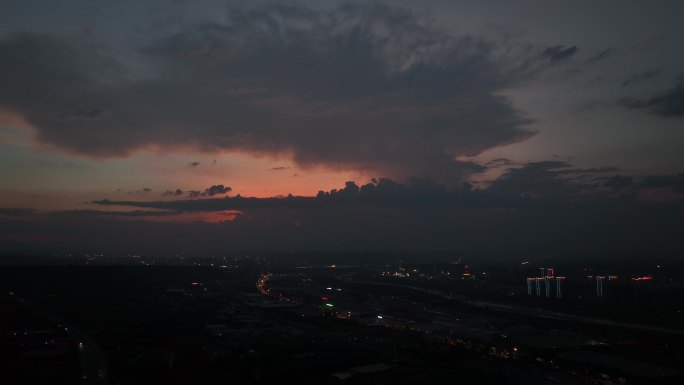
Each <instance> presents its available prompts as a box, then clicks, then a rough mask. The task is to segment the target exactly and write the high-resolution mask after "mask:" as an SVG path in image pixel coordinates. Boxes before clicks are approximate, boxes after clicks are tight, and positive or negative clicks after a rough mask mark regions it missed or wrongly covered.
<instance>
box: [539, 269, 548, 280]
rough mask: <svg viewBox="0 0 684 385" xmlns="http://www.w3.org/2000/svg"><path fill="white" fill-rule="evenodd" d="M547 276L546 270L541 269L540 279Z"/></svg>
mask: <svg viewBox="0 0 684 385" xmlns="http://www.w3.org/2000/svg"><path fill="white" fill-rule="evenodd" d="M545 276H546V268H545V267H540V268H539V278H544V277H545Z"/></svg>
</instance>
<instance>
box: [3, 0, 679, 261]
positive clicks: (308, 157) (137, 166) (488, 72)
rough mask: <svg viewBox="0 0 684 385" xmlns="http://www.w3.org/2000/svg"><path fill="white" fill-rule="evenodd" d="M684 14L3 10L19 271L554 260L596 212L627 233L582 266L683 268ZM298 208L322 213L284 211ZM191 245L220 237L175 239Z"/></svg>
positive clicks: (526, 1) (597, 243)
mask: <svg viewBox="0 0 684 385" xmlns="http://www.w3.org/2000/svg"><path fill="white" fill-rule="evenodd" d="M682 15H684V2H681V1H676V0H672V1H666V0H663V1H655V2H654V1H617V0H604V1H549V0H546V1H542V0H523V1H507V0H483V1H477V2H474V1H461V0H443V1H442V0H426V1H406V0H401V1H399V0H396V1H391V2H365V1H364V2H346V1H333V0H316V1H311V0H310V1H278V2H262V1H226V0H221V1H219V0H202V1H189V0H188V1H184V0H149V1H132V0H131V1H129V0H121V1H93V0H64V1H37V0H6V1H2V2H0V230H1V232H2V235H0V253H14V252H18V253H24V252H33V251H36V252H38V251H40V252H45V251H46V250H59V251H60V252H62V251H69V250H81V251H89V252H90V251H93V250H94V249H97V248H102V249H106V250H111V251H112V252H132V251H135V250H137V249H140V250H146V251H149V252H156V251H159V252H170V251H171V250H173V247H176V248H183V250H186V251H197V252H200V251H202V252H204V251H212V250H217V251H218V250H222V251H223V250H230V249H231V248H240V249H250V248H254V249H279V248H282V249H289V248H294V249H297V248H301V249H307V248H313V249H316V248H318V249H327V248H331V249H362V248H377V249H395V248H400V247H412V248H415V249H421V248H428V249H430V248H436V249H445V250H464V251H466V252H474V250H477V247H478V242H479V241H474V240H473V239H472V237H471V235H472V234H474V233H477V234H480V235H482V231H485V230H484V229H492V231H494V232H495V234H496V235H497V236H501V237H503V238H501V239H507V240H509V241H506V242H509V243H510V244H511V245H513V246H512V247H513V248H514V249H515V248H517V250H519V252H520V253H525V252H534V253H547V252H552V251H550V249H551V248H552V244H553V243H554V242H556V241H558V240H559V238H556V237H552V238H551V239H550V240H548V243H549V244H548V245H542V246H543V247H542V246H540V245H536V244H534V242H533V241H532V240H531V239H530V238H529V237H530V233H534V231H537V230H539V229H540V228H544V227H545V226H544V224H543V223H539V222H538V221H535V219H534V218H537V219H538V220H542V219H540V217H538V216H536V215H537V214H539V213H540V212H544V213H546V214H544V215H549V216H550V218H552V219H549V218H545V219H544V220H550V221H552V222H553V223H555V224H557V225H558V226H570V227H567V228H563V229H564V230H560V232H562V233H564V234H566V235H564V236H562V237H561V238H562V239H563V242H567V243H568V244H570V243H572V242H573V241H572V239H575V238H582V237H585V236H587V235H586V234H584V233H583V232H582V231H585V230H581V229H583V226H582V224H581V223H582V221H587V222H593V223H596V221H595V220H594V219H593V217H592V215H596V216H597V217H601V218H604V219H605V220H606V221H607V222H606V223H603V225H606V226H610V225H611V224H620V226H623V225H624V226H625V228H624V229H622V228H620V229H617V230H614V231H613V232H611V233H610V234H609V235H610V236H609V237H607V238H606V237H605V235H606V234H605V233H600V232H598V233H592V234H593V235H592V236H595V239H594V238H591V240H590V241H589V242H590V244H591V247H589V246H586V247H585V248H582V247H580V246H576V247H578V248H579V249H578V250H576V251H575V252H577V253H584V254H589V253H591V252H593V251H591V249H592V248H594V247H596V248H600V249H601V250H603V252H606V253H618V252H619V250H627V249H631V250H634V249H633V247H632V246H630V245H629V244H621V245H620V247H619V248H618V249H619V250H618V249H614V250H613V249H610V245H611V242H614V241H615V239H624V238H625V237H630V236H633V235H634V234H639V236H642V237H643V238H639V239H641V240H642V241H643V242H642V243H640V245H641V246H642V247H643V248H647V247H650V246H647V243H648V244H650V245H651V246H652V245H653V243H657V244H658V246H657V247H660V248H661V249H659V250H661V252H663V253H670V254H677V253H679V252H681V251H682V245H681V244H680V243H681V242H677V241H676V239H675V238H676V233H677V232H679V231H680V230H682V219H681V215H679V214H681V213H682V204H683V203H682V202H683V200H682V196H683V195H682V194H684V174H682V172H684V150H683V148H684V50H682V47H684V24H682V21H681V17H682ZM350 181H352V182H355V184H346V183H347V182H350ZM363 185H366V186H368V187H366V188H365V190H364V189H363V188H361V189H360V190H359V191H357V190H358V187H359V186H363ZM345 186H347V189H345ZM334 189H337V190H342V189H345V190H342V191H346V194H347V195H344V196H342V195H339V194H335V193H333V194H328V197H327V198H326V196H325V194H321V196H319V197H318V198H313V197H315V196H316V195H317V194H318V192H319V191H324V192H330V191H331V190H334ZM364 192H365V193H364ZM238 194H239V195H240V196H241V197H255V198H259V199H257V200H254V201H250V202H252V203H245V202H244V201H240V200H231V199H232V198H233V197H235V196H237V195H238ZM289 194H292V195H293V196H301V197H311V198H308V200H304V201H302V202H299V203H292V204H290V203H288V201H286V200H281V201H279V200H271V199H267V198H271V197H278V196H283V197H286V196H288V195H289ZM364 194H366V195H364ZM369 194H370V195H369ZM226 197H228V199H227V200H226V199H225V198H226ZM285 199H286V198H285ZM326 199H327V200H326ZM202 200H205V201H207V202H206V203H202V204H198V203H197V202H195V201H202ZM291 200H292V199H291ZM146 202H147V203H146ZM168 202H170V203H168ZM200 203H201V202H200ZM573 204H577V205H580V206H581V208H579V209H576V208H570V207H569V206H568V205H573ZM540 205H544V207H545V208H544V209H540V208H539V206H540ZM535 210H538V211H535ZM583 210H586V213H587V214H586V216H582V217H581V218H580V217H577V215H580V214H577V213H578V212H585V211H583ZM601 210H606V212H605V213H604V212H603V211H601ZM495 212H496V213H501V212H507V213H509V214H505V216H506V218H501V217H500V216H499V215H500V214H495ZM511 212H517V213H518V214H510V213H511ZM117 213H120V214H117ZM516 215H517V216H516ZM540 215H541V214H540ZM568 216H571V218H570V217H568ZM236 218H237V219H239V220H235V219H236ZM371 218H372V219H371ZM355 221H358V222H360V223H361V224H362V225H357V224H355V223H356V222H355ZM625 221H627V222H629V223H631V222H632V221H633V223H634V226H628V225H627V222H625ZM228 222H230V223H228ZM654 223H655V224H656V227H653V226H652V224H654ZM280 224H282V226H284V227H283V228H281V227H278V226H280ZM307 224H310V225H309V226H310V227H309V229H311V230H306V228H307ZM127 226H128V227H130V228H127ZM165 226H171V228H169V227H165ZM182 226H185V227H182ZM206 226H209V227H206ZM326 226H329V227H326ZM364 226H365V227H364ZM520 226H522V227H520ZM596 226H599V225H596ZM658 226H661V227H658ZM284 228H287V230H283V229H284ZM312 228H313V229H315V231H314V230H313V229H312ZM514 228H516V229H520V230H516V231H523V230H521V229H528V230H529V231H530V232H528V233H527V235H526V236H527V238H526V236H525V235H523V234H518V233H515V234H514V233H513V232H511V229H514ZM85 229H87V232H88V233H87V234H88V236H87V237H88V239H87V240H85V239H84V236H83V234H85V233H84V231H86V230H85ZM134 229H135V230H134ZM373 229H380V230H377V231H379V233H378V234H377V238H376V239H370V238H368V237H369V235H368V234H369V232H371V233H372V231H374V230H373ZM418 229H425V231H426V234H423V235H421V236H415V237H410V238H412V239H413V240H414V241H409V240H406V239H407V238H406V237H405V236H404V235H406V234H413V235H416V231H420V230H418ZM436 229H437V230H436ZM597 229H598V227H597V228H595V229H594V230H596V231H598V230H597ZM307 231H308V232H307ZM573 231H575V232H573ZM586 231H590V230H588V229H587V230H586ZM128 232H136V234H138V236H136V237H133V238H131V234H129V233H128ZM290 232H292V233H290ZM183 233H185V234H193V236H194V237H195V241H196V242H195V243H192V242H189V241H188V242H187V243H178V244H171V245H169V244H168V243H166V241H164V240H162V238H163V236H162V235H160V234H183ZM455 233H458V234H460V237H461V238H458V237H457V238H458V239H452V235H453V234H455ZM198 234H200V235H198ZM402 234H403V235H402ZM231 237H232V238H231ZM261 237H265V238H261ZM397 238H401V239H403V242H405V244H403V243H396V239H397ZM609 238H610V239H609ZM613 238H615V239H613ZM122 239H125V240H126V242H125V243H126V244H127V246H126V247H122V246H121V243H122V242H121V240H122ZM231 239H232V240H231ZM264 239H266V241H263V240H264ZM459 239H463V240H464V242H463V243H459V242H460V241H459ZM466 239H467V241H465V240H466ZM477 239H481V238H477ZM482 239H484V236H482ZM646 240H648V242H646ZM98 242H99V243H98ZM469 242H470V243H469ZM634 242H637V240H634ZM96 245H101V247H100V246H96ZM639 250H641V249H639ZM644 250H646V249H644ZM492 252H493V251H492Z"/></svg>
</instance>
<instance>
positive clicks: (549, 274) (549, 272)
mask: <svg viewBox="0 0 684 385" xmlns="http://www.w3.org/2000/svg"><path fill="white" fill-rule="evenodd" d="M554 275H556V269H554V268H553V267H549V268H548V269H546V276H547V277H551V278H553V276H554Z"/></svg>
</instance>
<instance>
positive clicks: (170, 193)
mask: <svg viewBox="0 0 684 385" xmlns="http://www.w3.org/2000/svg"><path fill="white" fill-rule="evenodd" d="M161 195H163V196H179V195H183V190H181V189H179V188H177V189H176V190H166V191H164V192H163V193H162V194H161Z"/></svg>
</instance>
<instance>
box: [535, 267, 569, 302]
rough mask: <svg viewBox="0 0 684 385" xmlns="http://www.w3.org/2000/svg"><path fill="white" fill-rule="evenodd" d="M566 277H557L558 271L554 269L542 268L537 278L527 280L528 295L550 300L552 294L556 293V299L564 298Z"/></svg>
mask: <svg viewBox="0 0 684 385" xmlns="http://www.w3.org/2000/svg"><path fill="white" fill-rule="evenodd" d="M563 280H565V277H562V276H557V275H556V269H554V268H553V267H549V268H546V267H540V268H539V275H538V276H537V277H528V278H527V294H528V295H536V296H537V297H541V296H542V294H543V296H545V297H548V298H550V297H551V293H552V292H555V297H556V298H561V297H563V288H562V283H563Z"/></svg>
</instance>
